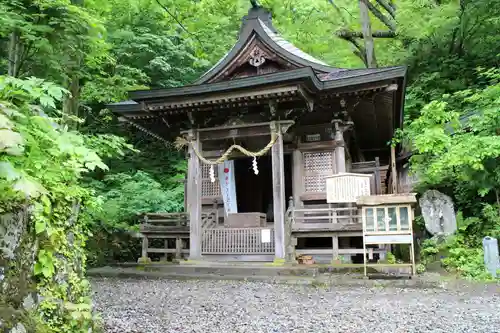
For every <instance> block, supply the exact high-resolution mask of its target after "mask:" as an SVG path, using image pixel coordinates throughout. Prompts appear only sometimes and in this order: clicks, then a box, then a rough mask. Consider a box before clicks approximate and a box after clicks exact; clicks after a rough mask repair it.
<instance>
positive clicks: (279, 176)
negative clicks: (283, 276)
mask: <svg viewBox="0 0 500 333" xmlns="http://www.w3.org/2000/svg"><path fill="white" fill-rule="evenodd" d="M274 126H275V128H273V127H274ZM271 131H277V132H278V139H277V140H276V143H275V144H274V145H273V147H272V149H271V158H272V169H273V208H274V243H275V258H276V259H285V252H286V251H285V207H286V203H285V200H286V198H285V172H284V168H285V167H284V156H283V134H282V132H281V127H280V125H279V124H276V123H271Z"/></svg>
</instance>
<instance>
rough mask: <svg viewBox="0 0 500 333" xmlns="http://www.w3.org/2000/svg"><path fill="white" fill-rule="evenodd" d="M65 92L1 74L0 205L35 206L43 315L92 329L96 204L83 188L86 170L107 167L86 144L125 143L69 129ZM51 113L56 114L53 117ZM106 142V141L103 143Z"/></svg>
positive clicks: (75, 328) (62, 327)
mask: <svg viewBox="0 0 500 333" xmlns="http://www.w3.org/2000/svg"><path fill="white" fill-rule="evenodd" d="M65 93H66V91H64V90H63V89H61V88H58V87H57V86H55V85H53V84H50V83H48V82H44V81H43V80H39V79H29V80H20V79H15V78H12V77H4V76H0V106H1V108H0V111H1V113H0V114H1V115H2V117H1V120H2V130H3V131H4V132H5V133H8V135H5V136H4V135H2V136H1V137H0V145H1V146H2V147H3V149H2V150H1V151H0V188H2V189H3V190H2V191H1V192H0V207H2V212H8V211H13V210H15V209H17V208H18V207H21V206H26V205H29V206H32V207H33V209H32V211H31V220H30V221H31V225H30V226H29V228H30V230H31V232H32V233H33V235H34V236H35V237H36V238H37V242H38V244H39V250H38V254H37V259H36V262H35V264H34V268H33V275H34V276H35V277H36V278H37V280H36V284H37V290H39V293H40V294H41V295H42V296H43V297H44V300H43V301H42V303H41V304H40V306H39V315H40V318H41V319H42V321H43V322H44V323H45V324H46V325H47V327H48V329H49V331H50V332H87V331H88V329H90V328H92V327H94V323H93V322H92V319H93V315H92V313H91V311H90V297H89V285H88V283H87V282H86V280H85V278H84V275H83V274H84V265H85V250H84V243H85V240H86V225H87V224H88V218H89V217H90V215H89V210H90V209H94V210H95V207H96V205H97V202H96V201H95V199H94V198H93V192H92V191H91V190H89V189H85V188H83V187H82V186H81V185H80V181H81V179H82V175H83V174H84V173H86V172H90V171H95V170H96V169H101V170H107V166H106V165H105V164H104V163H103V162H102V160H101V159H100V157H99V156H98V154H97V153H96V152H95V151H94V150H92V149H90V148H89V146H87V143H90V145H91V146H93V147H94V148H95V147H103V146H104V147H106V149H103V152H104V153H106V154H108V155H112V154H111V147H115V148H117V150H118V153H119V152H120V151H121V152H123V151H124V150H125V149H126V148H127V147H128V146H127V145H126V144H124V142H123V140H122V139H117V138H113V139H112V140H109V139H111V137H106V138H107V139H108V140H103V139H105V138H103V137H99V136H85V135H82V134H80V133H78V132H76V131H72V130H69V129H68V126H67V125H66V124H65V120H64V119H65V117H64V115H63V114H61V113H60V112H58V111H57V110H55V109H54V108H53V106H55V105H56V103H57V102H59V101H60V100H61V99H62V98H63V97H64V94H65ZM48 114H52V116H49V115H48ZM103 141H106V145H104V143H103Z"/></svg>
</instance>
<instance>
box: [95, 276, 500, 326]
mask: <svg viewBox="0 0 500 333" xmlns="http://www.w3.org/2000/svg"><path fill="white" fill-rule="evenodd" d="M92 285H93V288H94V302H95V306H96V308H97V311H99V312H100V313H101V317H102V319H103V321H104V324H105V328H106V332H110V333H111V332H113V333H132V332H134V333H156V332H158V333H160V332H161V333H167V332H177V333H179V332H203V333H212V332H214V333H233V332H234V333H236V332H251V333H259V332H263V333H264V332H266V333H267V332H312V333H322V332H328V333H332V332H346V333H354V332H370V333H378V332H383V333H386V332H426V333H427V332H447V333H448V332H467V333H473V332H487V333H494V332H500V292H499V290H498V289H495V288H489V291H488V292H481V291H471V290H461V291H445V290H438V289H435V290H429V289H396V288H387V287H385V288H360V287H356V288H351V289H349V288H346V287H329V288H323V287H320V288H316V287H310V286H298V285H277V284H268V283H253V282H229V281H172V280H127V279H123V280H120V279H104V278H102V279H93V280H92ZM495 291H497V292H496V293H494V292H495Z"/></svg>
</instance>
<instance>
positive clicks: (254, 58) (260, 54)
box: [248, 46, 269, 67]
mask: <svg viewBox="0 0 500 333" xmlns="http://www.w3.org/2000/svg"><path fill="white" fill-rule="evenodd" d="M266 57H269V56H268V55H267V54H266V53H265V52H264V51H262V49H261V48H260V47H258V46H254V48H253V49H252V51H250V55H249V58H250V59H248V63H249V64H250V65H252V66H254V67H259V66H260V65H262V64H263V63H264V62H265V61H266Z"/></svg>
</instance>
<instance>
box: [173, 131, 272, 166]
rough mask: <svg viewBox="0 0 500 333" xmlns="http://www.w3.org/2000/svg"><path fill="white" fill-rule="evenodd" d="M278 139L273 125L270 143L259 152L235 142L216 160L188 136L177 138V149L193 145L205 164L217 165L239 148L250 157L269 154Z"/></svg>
mask: <svg viewBox="0 0 500 333" xmlns="http://www.w3.org/2000/svg"><path fill="white" fill-rule="evenodd" d="M277 139H278V132H277V131H276V130H275V127H272V128H271V140H270V141H269V143H268V144H267V145H266V146H265V147H264V148H262V149H261V150H259V151H257V152H252V151H249V150H247V149H245V148H244V147H242V146H240V145H237V144H233V145H231V147H229V148H228V149H227V150H226V151H225V152H224V154H222V156H221V157H219V158H217V159H215V160H209V159H207V158H205V157H204V156H203V155H202V154H201V153H200V152H199V151H198V149H197V148H196V147H195V146H194V145H193V142H192V141H189V140H187V139H186V138H183V137H178V138H177V139H176V140H175V146H176V148H177V149H179V150H180V149H182V148H184V147H186V146H188V145H191V147H192V148H193V151H194V153H195V154H196V156H198V158H199V159H200V160H201V161H202V162H203V163H205V164H208V165H216V164H221V163H223V162H224V161H227V160H228V158H229V156H231V153H232V152H233V150H235V149H236V150H239V151H240V152H241V153H242V154H243V155H245V156H248V157H253V158H256V157H260V156H264V155H265V154H267V152H269V150H270V149H271V147H272V146H273V145H274V144H275V143H276V140H277Z"/></svg>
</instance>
